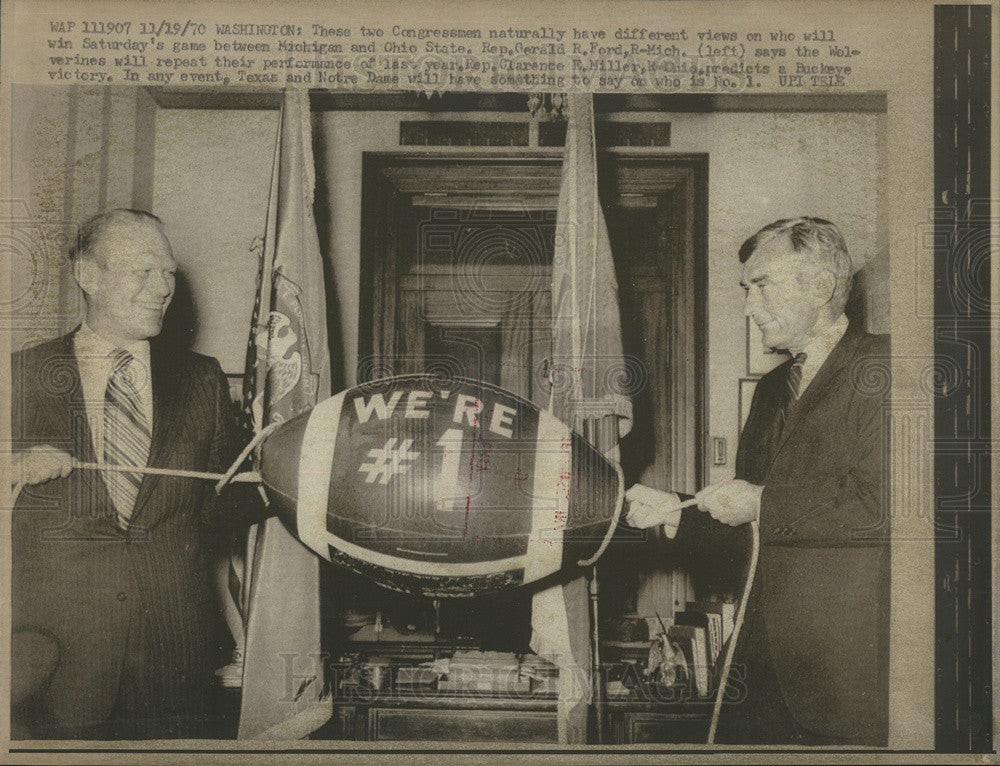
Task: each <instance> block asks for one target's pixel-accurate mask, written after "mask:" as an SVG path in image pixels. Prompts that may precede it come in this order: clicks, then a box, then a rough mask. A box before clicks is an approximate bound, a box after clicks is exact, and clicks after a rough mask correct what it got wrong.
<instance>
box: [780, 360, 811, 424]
mask: <svg viewBox="0 0 1000 766" xmlns="http://www.w3.org/2000/svg"><path fill="white" fill-rule="evenodd" d="M805 362H806V353H805V352H804V351H800V352H799V353H797V354H796V355H795V361H794V362H793V363H792V366H791V367H789V368H788V380H787V381H786V385H787V386H788V391H787V394H788V396H787V397H786V398H785V406H784V407H782V408H781V430H782V431H784V430H785V427H786V426H787V424H788V420H789V417H790V416H791V411H792V408H793V407H794V406H795V402H796V401H798V398H799V387H800V386H801V385H802V365H804V364H805Z"/></svg>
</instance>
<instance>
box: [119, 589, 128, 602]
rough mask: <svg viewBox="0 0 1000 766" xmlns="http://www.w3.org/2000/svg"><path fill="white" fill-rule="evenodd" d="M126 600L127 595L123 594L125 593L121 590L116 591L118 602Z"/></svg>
mask: <svg viewBox="0 0 1000 766" xmlns="http://www.w3.org/2000/svg"><path fill="white" fill-rule="evenodd" d="M127 598H128V594H127V593H125V591H123V590H120V591H118V600H119V601H124V600H125V599H127Z"/></svg>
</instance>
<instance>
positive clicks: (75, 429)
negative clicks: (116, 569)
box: [32, 331, 118, 534]
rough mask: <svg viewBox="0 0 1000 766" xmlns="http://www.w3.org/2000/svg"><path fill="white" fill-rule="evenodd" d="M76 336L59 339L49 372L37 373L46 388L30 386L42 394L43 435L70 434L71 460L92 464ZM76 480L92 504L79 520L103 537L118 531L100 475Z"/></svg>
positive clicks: (93, 454) (89, 473) (91, 473)
mask: <svg viewBox="0 0 1000 766" xmlns="http://www.w3.org/2000/svg"><path fill="white" fill-rule="evenodd" d="M75 335H76V333H75V331H74V332H72V333H70V334H69V335H65V336H63V337H62V338H60V339H59V340H58V341H57V342H56V345H55V347H54V349H53V354H52V356H50V357H49V358H48V360H47V361H46V362H45V366H46V367H49V369H45V368H43V369H42V370H40V372H41V374H43V375H46V378H47V380H48V381H50V383H49V385H46V383H45V382H42V381H33V382H32V383H33V384H37V385H39V389H40V390H41V391H43V392H44V393H45V396H43V397H42V398H41V401H42V402H43V403H44V404H43V407H42V408H43V410H44V417H45V419H46V420H47V421H48V422H47V429H43V431H44V433H46V434H48V435H49V437H51V438H53V439H57V440H61V439H65V438H66V435H67V434H69V436H70V440H71V447H70V451H71V452H72V454H73V457H74V458H76V459H77V460H79V461H81V462H85V463H95V462H100V461H99V460H98V459H97V455H96V452H95V450H94V438H93V434H92V432H91V429H90V424H89V420H88V418H87V408H86V404H85V400H84V396H83V383H82V380H81V377H80V366H79V364H78V363H77V359H76V350H75V348H74V345H73V341H74V337H75ZM71 480H73V479H72V477H71ZM76 480H77V481H80V482H81V483H82V486H83V488H84V489H83V495H82V496H83V497H87V498H90V500H89V502H90V503H91V504H92V507H91V510H90V511H89V512H88V513H87V514H84V515H83V516H82V517H80V518H84V519H86V518H89V519H91V522H89V523H91V524H97V525H98V526H99V527H100V528H101V529H100V532H101V533H102V534H103V533H105V532H106V528H113V529H114V530H115V531H117V530H118V527H117V526H115V525H114V522H113V519H114V513H113V511H112V510H111V509H112V507H113V506H112V502H111V495H110V494H109V493H108V488H107V485H106V484H105V483H104V477H103V475H102V474H101V473H100V472H98V471H91V470H81V471H80V476H79V477H78V478H77V479H76ZM94 509H97V510H94ZM71 516H73V518H74V522H73V523H74V524H75V523H77V522H78V521H79V520H78V519H77V518H76V514H75V513H72V514H71ZM84 523H88V522H84ZM91 531H93V529H92V530H91Z"/></svg>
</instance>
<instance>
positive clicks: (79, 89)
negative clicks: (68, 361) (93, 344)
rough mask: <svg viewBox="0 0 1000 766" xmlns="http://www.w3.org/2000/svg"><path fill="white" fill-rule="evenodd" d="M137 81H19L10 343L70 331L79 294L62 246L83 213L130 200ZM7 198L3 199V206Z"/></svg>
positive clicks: (14, 105) (14, 120) (15, 92)
mask: <svg viewBox="0 0 1000 766" xmlns="http://www.w3.org/2000/svg"><path fill="white" fill-rule="evenodd" d="M138 99H139V89H138V88H135V87H130V86H117V87H100V86H92V87H87V86H70V87H65V86H45V85H14V86H12V88H11V127H12V146H15V147H17V148H18V150H17V151H15V152H12V154H11V191H12V195H11V202H10V203H9V204H10V207H9V210H6V209H5V210H4V211H3V213H4V215H9V217H10V220H11V221H12V222H13V242H12V245H13V246H12V248H11V255H12V257H11V296H12V298H13V306H12V311H13V313H14V322H13V332H12V337H11V343H12V348H15V349H16V348H19V347H23V346H26V345H34V344H36V343H38V342H40V341H43V340H47V339H48V338H52V337H55V336H56V335H59V334H61V333H64V332H66V331H68V330H70V329H72V328H73V327H74V326H75V325H76V324H77V323H78V322H79V319H80V317H81V314H82V298H81V296H80V294H79V292H78V290H77V289H76V285H75V282H73V280H72V276H71V274H70V272H69V269H68V261H67V260H66V257H65V256H66V253H67V251H68V249H69V247H70V245H71V244H72V242H73V241H74V238H75V236H76V226H77V225H78V224H79V222H80V221H82V220H84V219H86V218H88V217H89V216H91V215H93V214H94V213H96V212H98V211H100V210H102V209H104V208H106V207H131V206H133V205H134V204H135V203H134V201H133V199H134V197H135V196H136V194H139V193H140V190H139V186H140V185H141V181H139V182H138V183H137V180H136V178H135V173H134V171H135V162H134V158H135V154H136V116H137V111H138V110H137V104H138V103H139V101H138ZM6 204H7V203H5V205H6Z"/></svg>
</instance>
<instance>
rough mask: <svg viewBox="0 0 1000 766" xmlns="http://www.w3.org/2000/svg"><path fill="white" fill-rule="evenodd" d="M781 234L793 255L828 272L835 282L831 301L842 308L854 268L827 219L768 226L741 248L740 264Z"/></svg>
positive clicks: (787, 220) (790, 220) (837, 231)
mask: <svg viewBox="0 0 1000 766" xmlns="http://www.w3.org/2000/svg"><path fill="white" fill-rule="evenodd" d="M782 234H787V235H788V239H789V241H790V242H791V245H792V250H793V251H794V252H796V253H806V254H807V255H809V256H811V257H812V260H814V261H815V263H816V265H818V266H820V267H825V268H827V269H829V271H830V272H831V273H832V274H833V277H834V280H835V287H834V293H833V299H834V300H835V301H837V302H839V303H840V305H841V306H843V305H844V304H846V303H847V297H848V295H849V294H850V292H851V282H852V281H853V280H852V278H853V274H854V265H853V262H852V261H851V256H850V254H849V253H848V252H847V243H846V242H844V236H843V235H842V234H841V233H840V229H838V228H837V226H836V224H833V223H831V222H830V221H827V220H826V219H823V218H810V217H807V216H803V217H801V218H782V219H781V220H780V221H775V222H774V223H769V224H768V225H767V226H765V227H764V228H763V229H761V230H760V231H758V232H757V233H756V234H754V235H753V236H752V237H750V238H749V239H747V241H746V242H744V243H743V244H742V246H740V253H739V256H740V263H746V262H747V261H749V260H750V256H752V255H753V254H754V252H755V251H756V250H757V249H758V248H761V247H763V246H764V245H766V244H767V243H768V242H770V241H771V240H773V239H774V238H775V237H780V236H781V235H782Z"/></svg>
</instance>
